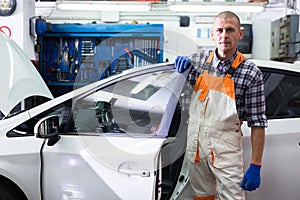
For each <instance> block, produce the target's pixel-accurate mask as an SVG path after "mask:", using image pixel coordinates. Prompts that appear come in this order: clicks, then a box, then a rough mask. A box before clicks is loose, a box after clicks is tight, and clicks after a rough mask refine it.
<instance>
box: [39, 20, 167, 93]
mask: <svg viewBox="0 0 300 200" xmlns="http://www.w3.org/2000/svg"><path fill="white" fill-rule="evenodd" d="M37 43H38V46H39V50H38V54H39V72H40V74H41V75H42V77H43V78H44V80H45V81H46V83H47V84H48V86H55V87H70V86H71V87H73V86H82V85H86V84H88V83H91V82H94V81H98V80H100V79H103V78H106V77H108V76H111V75H114V74H117V73H120V72H121V71H123V70H125V69H129V68H134V67H141V66H145V65H148V64H152V63H161V62H163V25H162V24H50V23H47V29H46V31H45V32H44V33H43V34H40V35H39V36H38V39H37Z"/></svg>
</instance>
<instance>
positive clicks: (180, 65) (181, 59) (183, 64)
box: [175, 56, 192, 73]
mask: <svg viewBox="0 0 300 200" xmlns="http://www.w3.org/2000/svg"><path fill="white" fill-rule="evenodd" d="M191 65H192V64H191V61H190V59H189V58H188V57H186V56H177V57H176V59H175V67H176V69H177V71H178V72H179V73H183V72H184V71H185V70H187V69H188V68H189V67H190V66H191Z"/></svg>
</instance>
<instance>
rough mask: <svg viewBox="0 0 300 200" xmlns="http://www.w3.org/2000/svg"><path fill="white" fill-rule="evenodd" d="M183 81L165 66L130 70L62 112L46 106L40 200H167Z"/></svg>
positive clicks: (181, 130) (182, 139) (176, 159)
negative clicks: (49, 114) (51, 114)
mask: <svg viewBox="0 0 300 200" xmlns="http://www.w3.org/2000/svg"><path fill="white" fill-rule="evenodd" d="M185 79H186V78H185V74H184V75H183V74H179V73H178V72H176V71H175V70H174V66H173V65H165V66H160V67H152V68H151V67H150V68H146V69H143V70H140V71H139V70H133V71H132V73H127V74H124V75H123V76H119V78H116V79H114V80H112V79H109V80H106V81H105V80H104V81H102V82H103V84H102V85H101V86H100V88H99V87H98V88H97V89H94V90H90V89H89V90H87V92H84V93H82V94H81V95H80V96H78V97H76V98H74V99H73V100H71V99H70V100H69V103H70V105H71V106H70V108H71V109H70V110H71V111H70V112H66V111H60V112H57V111H58V110H59V107H62V106H61V105H58V106H56V107H55V108H53V110H55V111H56V115H57V116H59V119H60V120H59V121H60V122H59V123H60V125H59V126H60V128H59V130H60V133H59V137H60V138H59V139H57V141H55V142H54V143H53V142H50V143H49V141H50V139H51V138H49V141H48V143H45V145H44V147H43V149H42V166H43V167H42V176H43V177H42V188H43V197H44V199H110V200H112V199H123V200H126V199H129V200H132V199H149V200H150V199H151V200H152V199H168V198H170V196H171V195H172V193H173V190H174V188H175V185H176V183H177V180H178V178H179V175H180V170H181V167H182V162H183V157H184V151H185V144H186V118H185V117H186V115H185V114H184V112H183V110H184V109H183V104H181V97H182V95H181V94H182V89H183V87H184V85H185ZM66 113H70V114H66ZM46 120H47V119H46ZM46 120H45V121H46ZM41 124H43V122H42V123H40V125H41ZM49 124H51V123H50V122H49ZM39 134H41V133H39Z"/></svg>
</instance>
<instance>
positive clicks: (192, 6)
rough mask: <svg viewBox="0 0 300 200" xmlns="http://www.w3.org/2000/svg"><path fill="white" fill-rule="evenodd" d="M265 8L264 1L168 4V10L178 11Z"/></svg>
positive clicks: (236, 10)
mask: <svg viewBox="0 0 300 200" xmlns="http://www.w3.org/2000/svg"><path fill="white" fill-rule="evenodd" d="M264 9H265V3H238V2H233V3H227V2H222V3H214V2H182V3H180V2H176V3H170V4H169V10H170V11H180V12H199V13H200V12H205V13H208V12H217V13H218V12H222V11H225V10H229V11H232V12H240V13H241V12H246V13H247V12H250V13H255V12H262V11H264Z"/></svg>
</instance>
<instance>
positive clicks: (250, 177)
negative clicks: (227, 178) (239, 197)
mask: <svg viewBox="0 0 300 200" xmlns="http://www.w3.org/2000/svg"><path fill="white" fill-rule="evenodd" d="M260 168H261V166H260V165H256V164H252V163H251V164H250V167H249V169H248V170H247V172H246V173H245V175H244V179H243V181H242V183H241V187H242V188H243V189H244V190H248V191H252V190H256V189H257V188H259V185H260Z"/></svg>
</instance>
